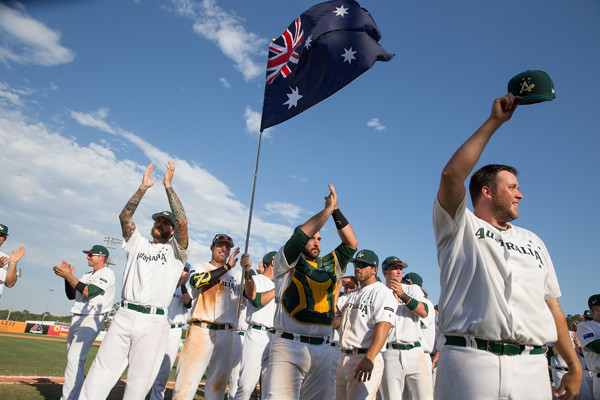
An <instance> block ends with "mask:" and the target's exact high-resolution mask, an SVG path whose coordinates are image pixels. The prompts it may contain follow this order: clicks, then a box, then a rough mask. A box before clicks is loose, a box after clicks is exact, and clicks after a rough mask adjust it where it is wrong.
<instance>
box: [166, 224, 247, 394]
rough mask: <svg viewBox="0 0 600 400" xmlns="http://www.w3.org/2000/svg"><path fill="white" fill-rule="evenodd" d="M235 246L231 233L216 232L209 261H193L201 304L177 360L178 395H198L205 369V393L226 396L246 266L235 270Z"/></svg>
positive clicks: (192, 277)
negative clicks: (199, 262)
mask: <svg viewBox="0 0 600 400" xmlns="http://www.w3.org/2000/svg"><path fill="white" fill-rule="evenodd" d="M232 247H233V239H231V237H230V236H229V235H226V234H218V235H215V237H214V238H213V241H212V244H211V245H210V250H211V252H212V256H211V260H210V262H208V263H203V264H194V265H192V269H191V270H190V284H191V285H192V287H193V288H194V289H193V295H194V298H195V299H196V304H195V305H194V307H193V309H192V315H191V317H190V320H189V322H188V323H189V328H188V331H187V338H186V339H185V343H184V344H183V348H182V349H181V355H180V356H179V362H178V363H177V372H176V375H175V390H174V391H173V399H175V400H183V399H193V398H194V395H195V394H196V390H197V388H198V385H199V384H200V380H201V379H202V376H203V375H204V372H205V371H206V386H205V389H204V398H205V399H207V400H214V399H218V400H222V399H223V397H224V395H225V389H226V388H227V378H228V377H229V373H230V370H231V359H232V347H233V335H234V329H235V328H236V327H237V325H238V318H237V306H238V298H239V289H240V284H241V279H242V273H241V271H240V270H239V269H232V268H233V267H235V265H236V263H237V261H238V259H237V258H236V257H237V255H238V253H239V252H240V249H239V248H237V247H236V248H235V249H234V250H233V252H232V251H231V248H232ZM230 254H231V255H230ZM228 257H229V259H228Z"/></svg>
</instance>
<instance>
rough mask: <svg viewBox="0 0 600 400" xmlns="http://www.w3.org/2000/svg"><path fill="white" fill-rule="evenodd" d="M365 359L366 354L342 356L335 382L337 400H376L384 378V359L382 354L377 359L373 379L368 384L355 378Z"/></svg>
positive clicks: (372, 374) (372, 373)
mask: <svg viewBox="0 0 600 400" xmlns="http://www.w3.org/2000/svg"><path fill="white" fill-rule="evenodd" d="M363 358H365V355H364V354H342V355H341V356H340V358H339V363H338V368H337V377H336V380H335V386H336V389H335V400H346V399H351V400H374V399H375V398H376V397H377V389H379V384H380V383H381V377H382V376H383V357H382V356H381V353H379V354H378V355H377V357H375V362H374V363H373V364H374V365H373V371H372V372H371V379H369V380H368V381H366V382H362V381H358V380H356V379H355V378H354V373H355V370H356V367H357V366H358V363H359V362H360V361H361V360H362V359H363Z"/></svg>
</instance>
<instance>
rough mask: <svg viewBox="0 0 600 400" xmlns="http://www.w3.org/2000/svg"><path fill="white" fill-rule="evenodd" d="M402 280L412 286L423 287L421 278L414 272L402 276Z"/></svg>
mask: <svg viewBox="0 0 600 400" xmlns="http://www.w3.org/2000/svg"><path fill="white" fill-rule="evenodd" d="M402 280H403V281H405V282H408V283H412V284H413V285H417V286H420V287H423V278H421V276H420V275H419V274H417V273H416V272H409V273H408V274H406V275H404V276H402Z"/></svg>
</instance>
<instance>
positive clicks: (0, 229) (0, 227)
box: [0, 224, 8, 235]
mask: <svg viewBox="0 0 600 400" xmlns="http://www.w3.org/2000/svg"><path fill="white" fill-rule="evenodd" d="M0 233H6V234H7V235H8V226H6V225H2V224H0Z"/></svg>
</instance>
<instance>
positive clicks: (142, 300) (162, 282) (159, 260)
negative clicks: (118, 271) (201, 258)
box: [121, 229, 188, 308]
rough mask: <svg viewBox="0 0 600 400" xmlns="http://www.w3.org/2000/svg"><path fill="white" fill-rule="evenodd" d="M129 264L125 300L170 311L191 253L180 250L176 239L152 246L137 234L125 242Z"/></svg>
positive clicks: (124, 279)
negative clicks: (174, 294) (174, 293)
mask: <svg viewBox="0 0 600 400" xmlns="http://www.w3.org/2000/svg"><path fill="white" fill-rule="evenodd" d="M123 248H124V249H125V252H126V253H127V264H126V265H125V270H124V271H123V290H122V292H121V297H122V298H123V300H125V301H128V302H131V303H134V304H139V305H143V306H151V307H158V308H167V307H169V304H171V299H172V298H173V290H175V287H176V286H177V282H178V281H179V278H180V277H181V271H183V265H184V264H185V263H186V261H187V258H188V250H187V249H186V250H181V249H180V248H179V246H178V245H177V242H176V241H175V239H174V238H171V239H170V240H169V241H168V242H167V243H165V244H162V243H151V242H149V241H148V240H147V239H144V238H143V237H142V235H140V233H139V232H138V229H136V230H134V231H133V234H132V235H131V237H130V238H129V240H128V241H126V242H124V243H123Z"/></svg>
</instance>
